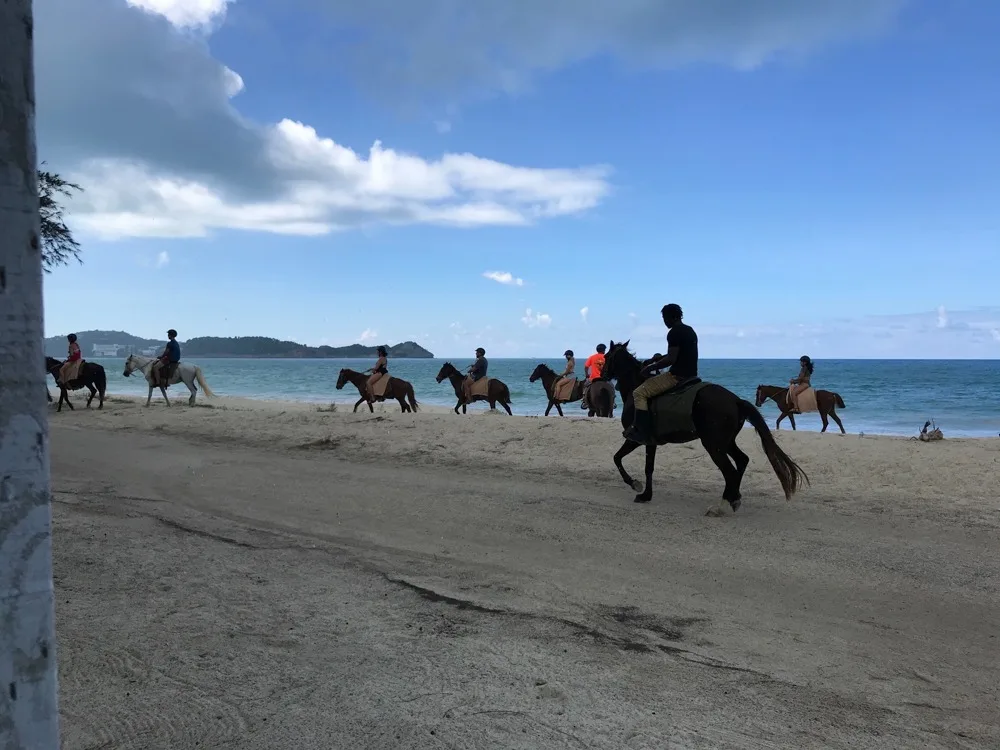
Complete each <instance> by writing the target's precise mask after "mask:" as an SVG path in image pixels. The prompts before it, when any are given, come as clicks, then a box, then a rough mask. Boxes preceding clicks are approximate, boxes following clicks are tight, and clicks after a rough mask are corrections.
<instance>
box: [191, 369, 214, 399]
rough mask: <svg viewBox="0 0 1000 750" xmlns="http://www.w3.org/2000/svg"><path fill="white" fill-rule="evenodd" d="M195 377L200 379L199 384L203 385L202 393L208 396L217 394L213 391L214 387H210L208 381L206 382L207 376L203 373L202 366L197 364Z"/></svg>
mask: <svg viewBox="0 0 1000 750" xmlns="http://www.w3.org/2000/svg"><path fill="white" fill-rule="evenodd" d="M194 377H195V379H196V380H197V381H198V385H199V386H200V387H201V391H202V393H204V394H205V395H206V396H214V395H215V394H214V393H212V389H211V388H209V387H208V383H206V382H205V376H204V375H203V374H202V372H201V368H200V367H197V366H196V367H195V368H194Z"/></svg>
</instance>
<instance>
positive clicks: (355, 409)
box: [353, 396, 365, 414]
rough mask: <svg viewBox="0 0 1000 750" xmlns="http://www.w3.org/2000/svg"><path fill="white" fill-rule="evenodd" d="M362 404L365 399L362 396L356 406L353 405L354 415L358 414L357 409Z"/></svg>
mask: <svg viewBox="0 0 1000 750" xmlns="http://www.w3.org/2000/svg"><path fill="white" fill-rule="evenodd" d="M364 402H365V397H364V396H362V397H361V398H359V399H358V402H357V403H356V404H354V412H353V413H354V414H357V413H358V407H359V406H361V404H363V403H364Z"/></svg>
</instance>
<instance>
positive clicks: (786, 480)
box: [602, 341, 809, 513]
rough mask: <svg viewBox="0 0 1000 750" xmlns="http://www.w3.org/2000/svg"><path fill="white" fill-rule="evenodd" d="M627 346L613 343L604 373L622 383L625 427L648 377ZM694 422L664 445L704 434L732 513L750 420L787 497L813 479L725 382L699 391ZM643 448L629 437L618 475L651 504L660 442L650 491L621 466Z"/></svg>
mask: <svg viewBox="0 0 1000 750" xmlns="http://www.w3.org/2000/svg"><path fill="white" fill-rule="evenodd" d="M628 344H629V342H628V341H626V342H625V343H624V344H616V343H615V342H614V341H612V342H611V346H610V347H609V349H608V353H607V355H606V357H605V360H604V370H603V373H602V374H603V376H604V377H605V378H607V379H609V380H610V379H616V380H617V381H618V390H619V392H620V393H621V394H622V399H623V400H624V401H625V407H624V409H623V410H622V425H623V426H625V427H626V428H627V427H628V426H629V425H630V424H631V423H632V418H633V415H634V412H635V406H634V405H633V403H632V391H634V390H635V389H636V387H637V386H638V385H639V384H640V383H642V382H643V381H644V380H645V379H646V378H645V377H644V376H643V375H642V374H641V370H642V363H640V362H639V360H637V359H636V358H635V357H634V356H632V353H631V352H629V350H628ZM691 420H692V422H694V426H695V430H696V434H694V435H686V434H684V435H681V436H679V438H678V439H677V440H669V439H667V440H664V441H663V442H662V443H660V444H661V445H663V444H665V443H667V442H682V443H686V442H690V441H691V440H694V439H695V438H700V439H701V444H702V445H703V446H705V450H706V451H707V452H708V455H709V457H710V458H711V459H712V461H713V462H714V463H715V465H716V466H718V467H719V471H721V472H722V476H723V477H725V480H726V489H725V490H724V491H723V493H722V498H723V499H724V500H727V501H729V505H730V507H731V508H732V509H733V511H736V510H737V509H738V508H739V507H740V502H741V495H740V484H741V483H742V481H743V474H744V472H746V469H747V466H748V465H749V463H750V457H749V456H747V454H746V453H744V452H743V451H741V450H740V449H739V446H737V445H736V436H737V435H739V433H740V430H741V429H743V423H744V422H746V421H748V422H750V424H752V425H753V426H754V429H756V430H757V434H758V435H759V436H760V442H761V446H762V447H763V448H764V454H765V455H766V456H767V458H768V460H769V461H770V462H771V467H772V468H773V469H774V473H775V474H776V475H777V476H778V481H779V482H781V488H782V490H784V492H785V499H786V500H790V499H791V497H792V495H794V494H795V492H796V491H797V490H798V489H799V487H800V486H801V485H802V483H803V482H805V483H806V484H808V483H809V477H807V476H806V474H805V472H804V471H802V469H801V468H799V465H798V464H796V463H795V462H794V461H793V460H792V459H791V458H789V457H788V455H787V454H786V453H785V452H784V451H783V450H781V447H780V446H779V445H778V444H777V443H776V442H775V440H774V436H773V435H772V434H771V431H770V430H769V429H768V427H767V422H766V421H765V420H764V417H763V415H761V413H760V412H759V411H757V409H756V408H755V407H754V405H753V404H751V403H750V402H749V401H745V400H743V399H741V398H740V397H739V396H737V395H736V394H735V393H733V392H732V391H730V390H727V389H726V388H723V387H722V386H721V385H717V384H715V383H709V384H707V385H706V386H705V387H704V388H702V389H701V390H700V391H699V392H698V394H697V395H696V396H695V400H694V405H693V406H692V412H691ZM638 447H639V443H635V442H632V441H631V440H626V441H625V443H624V444H623V445H622V447H621V448H620V449H619V451H618V452H617V453H616V454H615V466H617V467H618V473H620V474H621V476H622V479H623V480H624V481H625V484H627V485H629V486H630V487H631V488H632V489H634V490H637V491H638V490H642V492H641V493H640V494H638V495H636V496H635V502H637V503H647V502H649V501H650V499H652V496H653V468H654V466H655V463H656V446H655V445H647V446H646V486H645V489H643V485H642V483H640V482H639V481H638V480H635V479H632V477H630V476H629V475H628V472H626V471H625V467H624V466H622V459H623V458H624V457H625V456H627V455H628V454H630V453H631V452H632V451H634V450H635V449H636V448H638ZM730 458H731V459H732V460H733V461H734V462H735V463H736V466H735V467H734V466H733V463H732V462H730ZM709 512H710V513H711V512H712V511H709Z"/></svg>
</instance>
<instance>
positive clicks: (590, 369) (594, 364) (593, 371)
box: [580, 344, 608, 409]
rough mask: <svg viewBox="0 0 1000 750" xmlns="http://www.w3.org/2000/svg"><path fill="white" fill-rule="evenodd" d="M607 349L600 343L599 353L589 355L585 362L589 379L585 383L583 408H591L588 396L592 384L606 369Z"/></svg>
mask: <svg viewBox="0 0 1000 750" xmlns="http://www.w3.org/2000/svg"><path fill="white" fill-rule="evenodd" d="M607 350H608V348H607V347H606V346H604V344H598V345H597V353H596V354H591V355H590V356H589V357H587V361H586V362H585V363H584V364H583V371H584V373H585V374H586V376H587V380H586V382H584V384H583V403H582V404H580V408H581V409H589V408H590V402H589V401H588V400H587V396H588V395H589V394H590V384H591V383H593V382H594V381H595V380H597V379H598V378H599V377H601V372H602V371H603V370H604V352H606V351H607Z"/></svg>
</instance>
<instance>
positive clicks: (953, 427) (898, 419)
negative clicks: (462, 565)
mask: <svg viewBox="0 0 1000 750" xmlns="http://www.w3.org/2000/svg"><path fill="white" fill-rule="evenodd" d="M91 361H95V362H100V363H101V364H103V365H104V367H105V369H106V370H107V371H108V390H109V391H110V392H111V393H125V394H138V395H145V393H146V387H145V383H144V381H141V380H139V379H137V378H135V377H132V378H125V377H123V376H122V370H123V369H124V359H121V358H118V359H93V360H91ZM185 361H188V362H195V363H197V364H199V365H200V366H201V368H202V370H203V371H204V373H205V378H206V379H207V381H208V383H209V385H210V386H211V388H212V390H213V391H215V392H216V393H217V394H219V395H223V396H240V397H248V398H266V399H282V400H292V401H307V402H315V403H331V402H337V403H352V404H353V402H354V401H355V400H357V391H356V390H354V389H353V387H352V386H350V385H348V386H346V387H345V388H344V390H342V391H337V390H336V389H335V388H334V386H335V385H336V381H337V374H338V372H339V371H340V368H342V367H350V368H352V369H355V370H364V369H366V368H368V367H371V365H372V362H370V361H368V360H329V359H327V360H323V359H305V360H298V359H215V358H206V359H200V360H199V359H197V358H193V359H186V358H185ZM540 361H545V362H546V363H547V364H548V365H549V366H551V367H553V368H557V367H561V366H562V360H561V358H560V357H552V358H550V359H548V360H538V359H530V360H529V359H495V358H491V359H490V375H491V376H492V377H497V378H500V379H501V380H503V381H504V382H505V383H506V384H507V385H508V387H509V388H510V391H511V398H512V401H513V404H512V408H513V410H514V413H515V414H523V415H540V414H542V412H543V411H544V410H545V398H544V395H543V393H542V386H541V383H529V382H528V376H529V375H530V374H531V371H532V370H533V369H534V368H535V365H536V364H538V363H539V362H540ZM443 362H444V360H441V359H433V360H429V359H397V360H391V361H390V363H389V368H390V372H391V373H392V374H393V375H397V376H399V377H401V378H403V379H405V380H409V381H410V382H411V383H413V387H414V389H415V391H416V395H417V400H418V401H420V402H421V403H425V404H432V405H437V406H453V405H454V403H455V397H454V394H453V391H452V389H451V386H450V385H449V384H448V383H447V382H445V383H442V384H440V385H439V384H438V383H437V382H435V380H434V376H435V375H437V373H438V370H439V369H440V368H441V364H442V363H443ZM470 362H471V360H465V359H455V360H453V363H454V364H455V365H456V366H457V367H459V368H460V369H464V368H465V367H467V366H468V365H469V364H470ZM797 371H798V362H796V361H795V360H788V361H785V360H747V359H730V360H725V359H715V360H713V359H703V360H702V361H701V375H702V377H703V378H704V379H705V380H711V381H712V382H716V383H720V384H721V385H724V386H726V387H727V388H729V389H730V390H732V391H734V392H736V393H738V394H740V395H741V396H743V397H744V398H746V399H748V400H750V401H753V398H754V393H755V391H756V388H757V385H758V384H761V383H765V384H773V385H779V384H784V383H787V382H788V380H789V378H791V377H794V376H795V374H796V373H797ZM813 383H814V385H815V386H816V387H817V388H822V389H827V390H831V391H836V392H838V393H840V395H841V396H842V397H843V399H844V401H845V403H846V404H847V408H846V409H843V410H840V411H839V413H840V414H841V419H842V420H843V421H844V426H845V427H846V428H847V431H848V433H854V434H856V433H858V432H865V433H869V434H890V435H915V434H916V433H917V432H918V431H919V430H920V427H921V426H922V425H923V423H924V422H925V421H926V420H928V419H933V420H935V421H936V422H937V424H938V426H939V427H940V428H941V429H942V430H943V431H944V433H945V436H950V437H958V436H970V437H997V435H998V434H1000V360H981V361H971V360H962V361H955V360H949V361H933V360H885V361H880V360H847V361H837V360H822V361H817V363H816V373H815V375H814V376H813ZM172 390H174V389H172ZM568 406H569V408H566V407H564V411H565V412H566V413H567V414H572V415H574V416H579V415H580V414H582V411H581V410H580V409H579V405H578V404H570V405H568ZM618 407H619V408H618V409H616V411H615V415H616V416H618V415H619V414H620V407H621V404H620V403H619V405H618ZM472 408H474V409H483V408H487V407H485V405H479V404H477V405H476V406H475V407H472ZM763 411H764V414H765V416H767V418H768V421H769V422H770V423H771V424H772V425H773V423H774V420H775V419H776V418H777V416H778V411H777V407H775V406H774V404H772V403H770V402H769V403H768V404H766V405H765V406H764V408H763ZM553 414H555V412H553ZM797 422H798V427H799V429H804V430H819V429H820V427H821V424H820V419H819V415H817V414H806V415H803V416H802V417H799V418H798V420H797ZM785 426H786V425H785V424H783V425H782V427H785ZM831 429H836V425H833V424H832V423H831Z"/></svg>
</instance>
